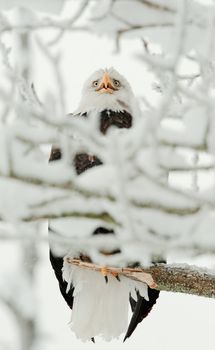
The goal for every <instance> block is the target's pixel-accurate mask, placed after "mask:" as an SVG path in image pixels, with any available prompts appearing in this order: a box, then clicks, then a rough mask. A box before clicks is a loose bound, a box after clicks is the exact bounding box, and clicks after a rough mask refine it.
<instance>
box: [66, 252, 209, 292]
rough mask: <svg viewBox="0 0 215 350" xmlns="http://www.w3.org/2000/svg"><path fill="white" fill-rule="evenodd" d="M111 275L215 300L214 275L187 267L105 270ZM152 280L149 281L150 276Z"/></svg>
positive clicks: (72, 261) (86, 265) (93, 267)
mask: <svg viewBox="0 0 215 350" xmlns="http://www.w3.org/2000/svg"><path fill="white" fill-rule="evenodd" d="M66 261H67V263H69V264H72V265H77V266H81V267H83V268H88V269H91V270H96V271H101V268H102V266H99V265H95V264H91V263H86V262H82V261H80V260H77V259H71V258H67V260H66ZM106 269H107V271H108V272H110V273H112V274H119V275H120V274H121V275H124V276H126V277H128V278H131V279H135V280H137V281H140V282H144V283H147V284H148V285H149V286H150V287H151V288H156V289H158V290H163V291H168V292H177V293H186V294H194V295H198V296H204V297H208V298H215V275H213V274H212V273H210V272H209V271H205V270H202V269H200V268H197V267H194V266H189V265H166V264H156V265H153V266H150V267H148V268H144V269H141V268H134V269H132V268H114V267H113V268H112V267H107V268H106ZM146 275H147V276H146ZM150 275H151V277H152V279H150V277H149V276H150Z"/></svg>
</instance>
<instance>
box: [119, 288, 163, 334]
mask: <svg viewBox="0 0 215 350" xmlns="http://www.w3.org/2000/svg"><path fill="white" fill-rule="evenodd" d="M136 293H137V301H136V300H134V299H133V298H132V296H130V298H129V301H130V305H131V310H132V312H133V315H132V318H131V321H130V323H129V326H128V330H127V332H126V335H125V337H124V341H125V340H126V339H127V338H129V337H130V336H131V335H132V333H133V332H134V330H135V329H136V327H137V325H138V323H140V322H142V321H143V319H144V318H145V317H147V316H148V314H149V313H150V311H151V309H152V307H153V306H154V304H156V300H157V298H158V297H159V293H160V292H159V290H156V289H152V288H150V287H148V296H149V300H146V299H144V298H143V297H142V296H141V295H140V294H139V292H138V291H137V292H136Z"/></svg>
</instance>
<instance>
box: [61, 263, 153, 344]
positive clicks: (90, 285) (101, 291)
mask: <svg viewBox="0 0 215 350" xmlns="http://www.w3.org/2000/svg"><path fill="white" fill-rule="evenodd" d="M63 278H64V279H65V280H66V281H67V282H68V284H69V285H70V284H72V286H73V287H74V288H75V290H74V304H73V311H72V319H71V329H72V330H73V331H74V333H75V334H76V336H77V337H78V338H80V339H81V340H83V341H86V340H90V339H91V338H92V337H95V336H101V337H103V338H104V339H105V340H106V341H110V340H111V339H113V338H118V337H119V336H120V335H121V334H122V333H124V332H125V331H126V328H127V326H128V306H129V294H130V293H131V294H132V296H133V295H134V294H136V293H135V290H139V292H140V294H141V295H142V296H143V297H144V298H145V299H147V300H148V292H147V291H148V287H147V285H146V284H145V283H141V282H137V281H134V280H131V279H129V278H127V277H125V276H120V282H119V281H118V280H117V279H116V278H115V277H113V276H111V275H108V283H105V279H104V277H103V276H102V274H101V273H100V272H97V271H94V270H89V269H86V268H83V267H78V266H74V265H71V264H68V263H67V262H66V261H64V267H63Z"/></svg>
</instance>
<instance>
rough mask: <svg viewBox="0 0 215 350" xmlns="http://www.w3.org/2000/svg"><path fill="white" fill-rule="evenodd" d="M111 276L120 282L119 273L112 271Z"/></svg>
mask: <svg viewBox="0 0 215 350" xmlns="http://www.w3.org/2000/svg"><path fill="white" fill-rule="evenodd" d="M111 275H112V276H114V277H115V278H116V279H117V281H119V282H120V278H119V274H118V273H117V272H115V271H111Z"/></svg>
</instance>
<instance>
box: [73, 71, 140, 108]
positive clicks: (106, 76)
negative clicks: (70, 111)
mask: <svg viewBox="0 0 215 350" xmlns="http://www.w3.org/2000/svg"><path fill="white" fill-rule="evenodd" d="M135 104H136V103H135V98H134V94H133V92H132V89H131V86H130V84H129V83H128V81H127V80H126V79H125V78H124V77H123V76H122V75H121V74H120V73H119V72H117V71H116V70H115V69H114V68H108V69H99V70H97V71H96V72H94V73H93V74H92V75H91V76H90V77H89V78H88V79H87V81H86V82H85V84H84V87H83V90H82V97H81V101H80V103H79V106H78V109H77V110H76V111H75V113H81V114H82V113H86V112H90V111H93V110H95V111H97V112H101V111H102V110H104V109H110V110H113V111H123V110H125V111H127V112H128V113H132V114H133V112H134V108H135V107H134V106H135Z"/></svg>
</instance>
